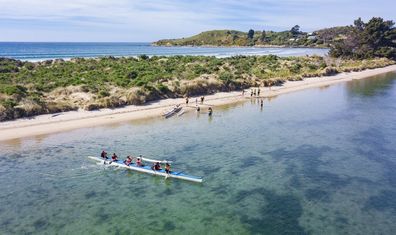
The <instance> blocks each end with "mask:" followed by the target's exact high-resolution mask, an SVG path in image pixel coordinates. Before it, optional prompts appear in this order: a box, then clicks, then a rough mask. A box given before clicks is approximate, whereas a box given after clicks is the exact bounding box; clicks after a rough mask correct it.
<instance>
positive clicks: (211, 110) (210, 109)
mask: <svg viewBox="0 0 396 235" xmlns="http://www.w3.org/2000/svg"><path fill="white" fill-rule="evenodd" d="M212 113H213V109H212V107H209V108H208V114H209V116H212Z"/></svg>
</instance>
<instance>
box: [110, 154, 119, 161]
mask: <svg viewBox="0 0 396 235" xmlns="http://www.w3.org/2000/svg"><path fill="white" fill-rule="evenodd" d="M111 161H113V162H116V161H118V157H117V155H116V154H115V153H113V156H111Z"/></svg>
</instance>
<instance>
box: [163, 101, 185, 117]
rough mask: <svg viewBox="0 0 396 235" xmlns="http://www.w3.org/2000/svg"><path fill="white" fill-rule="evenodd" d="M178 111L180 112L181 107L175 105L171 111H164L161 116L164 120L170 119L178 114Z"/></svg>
mask: <svg viewBox="0 0 396 235" xmlns="http://www.w3.org/2000/svg"><path fill="white" fill-rule="evenodd" d="M180 110H182V107H181V106H180V105H179V104H177V105H176V106H175V107H173V108H172V109H170V110H168V111H166V112H165V113H164V114H163V115H162V116H164V117H165V118H170V117H172V116H173V115H175V114H176V113H178V112H179V111H180Z"/></svg>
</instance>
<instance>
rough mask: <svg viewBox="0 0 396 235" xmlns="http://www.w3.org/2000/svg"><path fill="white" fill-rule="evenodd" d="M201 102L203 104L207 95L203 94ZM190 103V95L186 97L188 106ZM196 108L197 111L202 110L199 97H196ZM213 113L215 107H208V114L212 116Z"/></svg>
mask: <svg viewBox="0 0 396 235" xmlns="http://www.w3.org/2000/svg"><path fill="white" fill-rule="evenodd" d="M200 99H201V104H203V102H204V100H205V96H201V98H200ZM188 103H189V97H188V96H187V97H186V106H188ZM195 110H196V111H197V112H200V111H201V107H200V106H199V105H198V97H196V98H195ZM212 114H213V109H212V107H209V108H208V115H209V116H212Z"/></svg>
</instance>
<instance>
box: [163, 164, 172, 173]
mask: <svg viewBox="0 0 396 235" xmlns="http://www.w3.org/2000/svg"><path fill="white" fill-rule="evenodd" d="M165 172H166V173H167V174H170V173H172V171H171V166H170V164H169V163H166V164H165Z"/></svg>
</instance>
